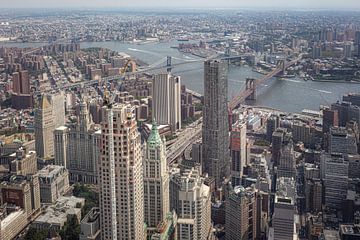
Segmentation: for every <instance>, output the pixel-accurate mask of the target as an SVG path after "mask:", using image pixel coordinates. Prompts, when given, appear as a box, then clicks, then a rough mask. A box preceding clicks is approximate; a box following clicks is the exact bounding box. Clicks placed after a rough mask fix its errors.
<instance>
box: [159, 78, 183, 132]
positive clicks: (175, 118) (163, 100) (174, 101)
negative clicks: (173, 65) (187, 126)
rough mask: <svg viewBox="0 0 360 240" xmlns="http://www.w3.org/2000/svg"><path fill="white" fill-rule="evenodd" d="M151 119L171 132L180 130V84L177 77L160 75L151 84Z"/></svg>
mask: <svg viewBox="0 0 360 240" xmlns="http://www.w3.org/2000/svg"><path fill="white" fill-rule="evenodd" d="M152 100H153V105H152V106H153V109H152V111H153V118H155V120H156V121H157V122H158V123H159V124H162V125H170V126H171V130H172V131H175V130H177V129H180V128H181V82H180V77H179V76H173V75H171V74H168V73H162V74H158V75H156V76H155V78H154V80H153V84H152Z"/></svg>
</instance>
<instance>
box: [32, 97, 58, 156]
mask: <svg viewBox="0 0 360 240" xmlns="http://www.w3.org/2000/svg"><path fill="white" fill-rule="evenodd" d="M34 125H35V149H36V153H37V154H38V157H40V158H49V157H51V156H53V155H54V136H53V131H54V129H55V119H54V114H53V107H52V105H51V103H50V101H49V99H48V97H47V96H46V95H42V96H41V98H40V100H39V104H38V106H37V108H36V109H35V123H34Z"/></svg>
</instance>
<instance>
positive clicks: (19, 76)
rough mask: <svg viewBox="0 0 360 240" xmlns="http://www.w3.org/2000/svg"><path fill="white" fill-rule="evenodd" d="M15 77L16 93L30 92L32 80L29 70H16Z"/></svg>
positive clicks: (13, 76) (14, 89)
mask: <svg viewBox="0 0 360 240" xmlns="http://www.w3.org/2000/svg"><path fill="white" fill-rule="evenodd" d="M12 78H13V92H14V93H16V94H30V80H29V73H28V71H26V70H24V71H20V72H15V73H13V75H12Z"/></svg>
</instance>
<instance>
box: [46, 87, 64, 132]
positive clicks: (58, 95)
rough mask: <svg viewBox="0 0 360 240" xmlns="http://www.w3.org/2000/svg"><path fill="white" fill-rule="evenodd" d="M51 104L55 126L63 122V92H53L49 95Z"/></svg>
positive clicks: (61, 124)
mask: <svg viewBox="0 0 360 240" xmlns="http://www.w3.org/2000/svg"><path fill="white" fill-rule="evenodd" d="M49 97H50V102H51V106H52V108H53V115H54V124H55V128H57V127H60V126H64V124H65V95H64V93H63V92H61V91H59V92H54V93H52V94H51V95H50V96H49Z"/></svg>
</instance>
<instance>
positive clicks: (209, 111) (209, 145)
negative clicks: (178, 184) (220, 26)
mask: <svg viewBox="0 0 360 240" xmlns="http://www.w3.org/2000/svg"><path fill="white" fill-rule="evenodd" d="M227 74H228V65H227V62H225V61H218V60H209V61H206V62H205V64H204V109H203V130H202V139H203V140H202V141H203V172H205V173H208V174H209V176H210V177H213V178H214V179H215V183H216V186H217V187H219V186H221V183H222V181H223V178H225V177H228V176H229V173H230V168H229V166H230V161H229V160H230V154H229V121H228V120H229V119H228V107H227V93H228V92H227V91H228V83H227Z"/></svg>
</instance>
